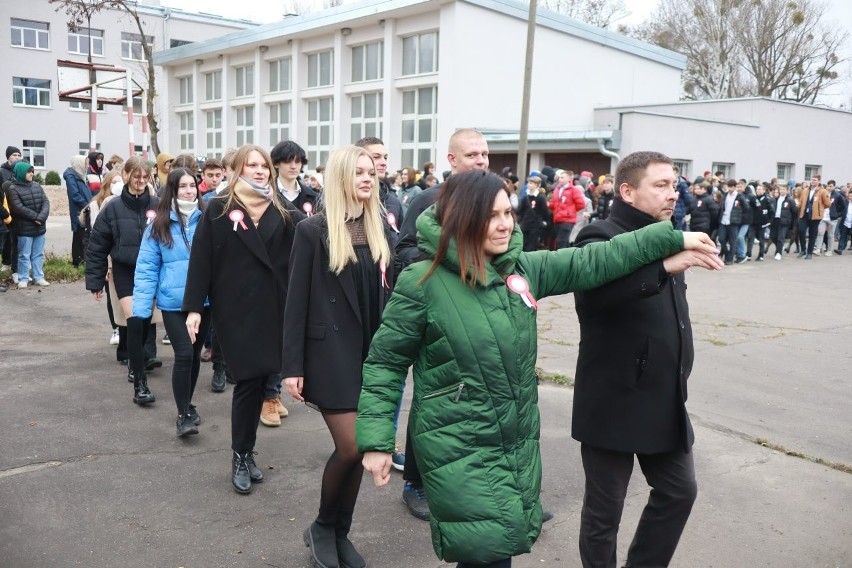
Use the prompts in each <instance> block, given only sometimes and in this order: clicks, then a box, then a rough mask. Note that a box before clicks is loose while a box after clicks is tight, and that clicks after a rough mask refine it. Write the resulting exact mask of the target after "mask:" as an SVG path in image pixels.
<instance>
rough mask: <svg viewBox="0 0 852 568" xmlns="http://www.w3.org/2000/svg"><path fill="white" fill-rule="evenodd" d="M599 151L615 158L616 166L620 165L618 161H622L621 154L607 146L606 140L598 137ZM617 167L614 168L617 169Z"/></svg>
mask: <svg viewBox="0 0 852 568" xmlns="http://www.w3.org/2000/svg"><path fill="white" fill-rule="evenodd" d="M598 151H599V152H600V153H601V154H603V155H604V156H607V157H609V158H611V159H613V160H615V168H617V167H618V162H620V161H621V156H619V155H618V154H616V153H615V152H613V151H612V150H610V149H608V148H607V147H606V141H605V140H603V139H601V138H598ZM615 168H612V169H613V171H615Z"/></svg>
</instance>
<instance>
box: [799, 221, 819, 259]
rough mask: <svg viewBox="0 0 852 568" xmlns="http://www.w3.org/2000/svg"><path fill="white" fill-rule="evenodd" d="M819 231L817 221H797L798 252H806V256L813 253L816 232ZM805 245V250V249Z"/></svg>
mask: <svg viewBox="0 0 852 568" xmlns="http://www.w3.org/2000/svg"><path fill="white" fill-rule="evenodd" d="M818 230H819V219H817V220H816V221H813V220H808V219H799V252H803V251H805V250H807V252H808V254H813V253H814V245H816V238H817V231H818ZM805 245H807V249H806V248H805Z"/></svg>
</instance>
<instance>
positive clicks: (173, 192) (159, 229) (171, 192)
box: [151, 168, 203, 248]
mask: <svg viewBox="0 0 852 568" xmlns="http://www.w3.org/2000/svg"><path fill="white" fill-rule="evenodd" d="M183 176H189V177H191V178H192V181H193V183H194V182H195V176H194V175H192V172H191V171H189V170H188V169H186V168H175V169H173V170H172V171H170V172H169V177H167V178H166V186H165V187H164V188H163V192H162V193H161V194H160V203H159V204H158V205H157V216H156V217H155V218H154V223H153V224H152V227H151V237H152V238H153V239H154V240H155V241H157V242H159V243H162V244H164V245H166V247H168V248H172V247H173V246H174V244H175V242H174V239H173V238H172V231H171V225H172V219H171V216H170V215H169V213H170V212H171V211H174V212H175V213H177V215H178V219H180V209H178V202H177V193H178V187H179V186H180V178H182V177H183ZM195 200H196V201H198V208H199V209H201V208H202V207H203V205H202V200H201V199H199V196H198V186H195ZM178 224H179V225H180V233H181V235H182V236H183V242H184V243H186V248H189V239H188V238H187V236H186V229H185V228H184V226H183V223H178Z"/></svg>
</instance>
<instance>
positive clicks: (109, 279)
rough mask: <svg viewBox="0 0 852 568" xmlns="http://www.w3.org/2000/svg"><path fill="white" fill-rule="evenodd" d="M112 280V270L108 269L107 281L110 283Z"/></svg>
mask: <svg viewBox="0 0 852 568" xmlns="http://www.w3.org/2000/svg"><path fill="white" fill-rule="evenodd" d="M111 280H112V268H107V275H106V281H107V282H109V281H111Z"/></svg>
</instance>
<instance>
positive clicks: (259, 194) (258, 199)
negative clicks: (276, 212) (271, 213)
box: [234, 176, 272, 226]
mask: <svg viewBox="0 0 852 568" xmlns="http://www.w3.org/2000/svg"><path fill="white" fill-rule="evenodd" d="M234 195H235V196H236V198H237V201H238V202H239V204H240V205H242V206H243V207H245V209H246V211H247V212H248V214H249V217H251V220H252V223H254V224H255V226H257V224H258V223H260V218H261V217H262V216H263V214H264V213H265V212H266V209H267V208H268V207H269V204H270V203H271V202H272V189H271V188H269V187H261V186H259V185H255V184H253V183H252V182H250V181H249V180H247V179H246V178H244V177H242V176H240V178H239V179H238V180H237V183H236V184H234Z"/></svg>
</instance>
